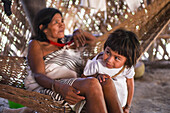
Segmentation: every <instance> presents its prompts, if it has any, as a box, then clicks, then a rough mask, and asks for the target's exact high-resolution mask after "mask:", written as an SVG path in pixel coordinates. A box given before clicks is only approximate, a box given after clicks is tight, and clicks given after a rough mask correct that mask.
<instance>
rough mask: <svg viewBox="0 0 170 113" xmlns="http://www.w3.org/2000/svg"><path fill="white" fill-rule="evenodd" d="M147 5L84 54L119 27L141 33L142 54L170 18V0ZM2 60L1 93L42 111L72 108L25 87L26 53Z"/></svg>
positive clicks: (86, 55)
mask: <svg viewBox="0 0 170 113" xmlns="http://www.w3.org/2000/svg"><path fill="white" fill-rule="evenodd" d="M147 9H148V12H147V14H145V13H144V12H145V10H144V9H143V10H141V11H139V12H137V14H136V15H135V16H131V17H130V18H128V19H127V20H126V21H124V22H123V23H121V24H120V25H119V26H116V27H115V28H113V29H112V30H111V31H109V32H108V33H106V34H104V35H103V36H100V37H99V38H98V39H97V40H96V43H95V45H94V46H93V47H87V48H86V50H85V51H84V58H89V57H93V56H94V55H96V54H97V53H98V52H99V51H102V48H103V43H104V41H105V40H106V38H107V36H108V35H109V33H110V32H112V31H114V30H115V29H117V28H120V27H125V28H126V29H128V30H131V31H134V32H135V33H136V34H137V35H138V36H139V40H140V41H141V47H142V53H141V56H142V54H143V53H144V52H145V51H146V50H147V49H148V48H149V47H150V45H151V44H152V42H153V41H154V40H155V39H156V38H157V37H158V36H159V34H160V33H161V32H162V30H163V29H164V28H165V27H166V26H167V25H168V24H169V22H170V19H169V18H170V2H169V0H164V1H160V0H157V1H155V2H154V3H153V4H151V5H149V6H148V7H147ZM152 9H154V10H152ZM147 15H148V17H147ZM138 20H139V21H138ZM136 25H138V26H139V27H140V30H138V32H137V31H136ZM0 64H1V65H0V87H1V88H0V97H2V98H6V99H9V100H11V101H14V102H16V103H20V104H22V105H24V106H27V107H29V108H32V109H34V110H36V111H38V112H42V113H53V112H54V113H63V112H64V113H70V112H72V111H71V110H70V109H69V108H64V107H62V106H61V105H60V104H57V103H55V102H53V101H52V99H51V97H50V96H47V95H43V94H40V93H37V92H31V91H26V90H25V89H24V84H23V79H24V78H25V76H26V75H27V72H26V67H27V65H26V63H25V58H24V57H11V56H0Z"/></svg>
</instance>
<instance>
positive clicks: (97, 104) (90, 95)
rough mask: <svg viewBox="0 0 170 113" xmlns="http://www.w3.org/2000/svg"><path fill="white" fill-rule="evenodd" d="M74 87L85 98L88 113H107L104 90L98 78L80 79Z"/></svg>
mask: <svg viewBox="0 0 170 113" xmlns="http://www.w3.org/2000/svg"><path fill="white" fill-rule="evenodd" d="M73 87H74V88H76V89H77V90H80V94H81V95H84V96H85V98H86V109H87V113H107V108H106V104H105V101H104V95H103V92H102V88H101V85H100V83H99V82H98V80H97V79H96V78H90V77H89V78H80V79H78V80H76V81H75V82H74V84H73Z"/></svg>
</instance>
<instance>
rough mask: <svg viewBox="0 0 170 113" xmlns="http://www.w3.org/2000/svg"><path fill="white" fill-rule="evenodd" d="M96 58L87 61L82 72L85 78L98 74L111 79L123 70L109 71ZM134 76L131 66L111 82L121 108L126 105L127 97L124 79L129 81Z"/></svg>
mask: <svg viewBox="0 0 170 113" xmlns="http://www.w3.org/2000/svg"><path fill="white" fill-rule="evenodd" d="M97 57H98V55H97V56H96V57H95V58H93V59H92V60H88V61H87V63H86V66H85V68H84V72H83V74H84V75H85V76H90V75H94V74H97V73H99V74H107V75H109V76H111V77H112V76H114V75H115V74H117V73H118V72H119V71H120V70H121V69H122V68H123V66H122V67H120V68H112V69H109V68H107V67H106V66H105V65H104V63H103V61H102V59H97V60H96V58H97ZM134 75H135V72H134V67H133V66H132V67H131V68H125V69H124V70H123V72H121V73H120V74H119V75H117V76H116V77H115V78H114V79H116V80H113V82H114V84H115V87H116V90H117V94H118V98H119V100H120V103H121V105H122V107H124V106H125V105H126V102H127V95H128V91H127V83H126V78H129V79H131V78H133V76H134Z"/></svg>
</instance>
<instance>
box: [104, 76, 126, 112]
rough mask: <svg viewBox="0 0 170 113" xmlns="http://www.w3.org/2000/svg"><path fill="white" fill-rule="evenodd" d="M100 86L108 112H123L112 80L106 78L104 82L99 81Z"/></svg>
mask: <svg viewBox="0 0 170 113" xmlns="http://www.w3.org/2000/svg"><path fill="white" fill-rule="evenodd" d="M101 86H102V88H103V93H104V98H105V101H106V106H107V109H108V112H109V113H123V110H122V107H121V105H120V102H119V99H118V96H117V92H116V88H115V85H114V83H113V81H112V80H111V79H107V80H106V81H105V82H102V83H101Z"/></svg>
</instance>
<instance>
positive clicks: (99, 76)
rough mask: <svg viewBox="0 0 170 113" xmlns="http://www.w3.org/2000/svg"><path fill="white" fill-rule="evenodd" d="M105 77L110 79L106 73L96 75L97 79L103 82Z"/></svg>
mask: <svg viewBox="0 0 170 113" xmlns="http://www.w3.org/2000/svg"><path fill="white" fill-rule="evenodd" d="M106 78H109V79H111V77H110V76H109V75H107V74H99V75H98V76H97V79H98V80H99V82H104V81H106Z"/></svg>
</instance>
